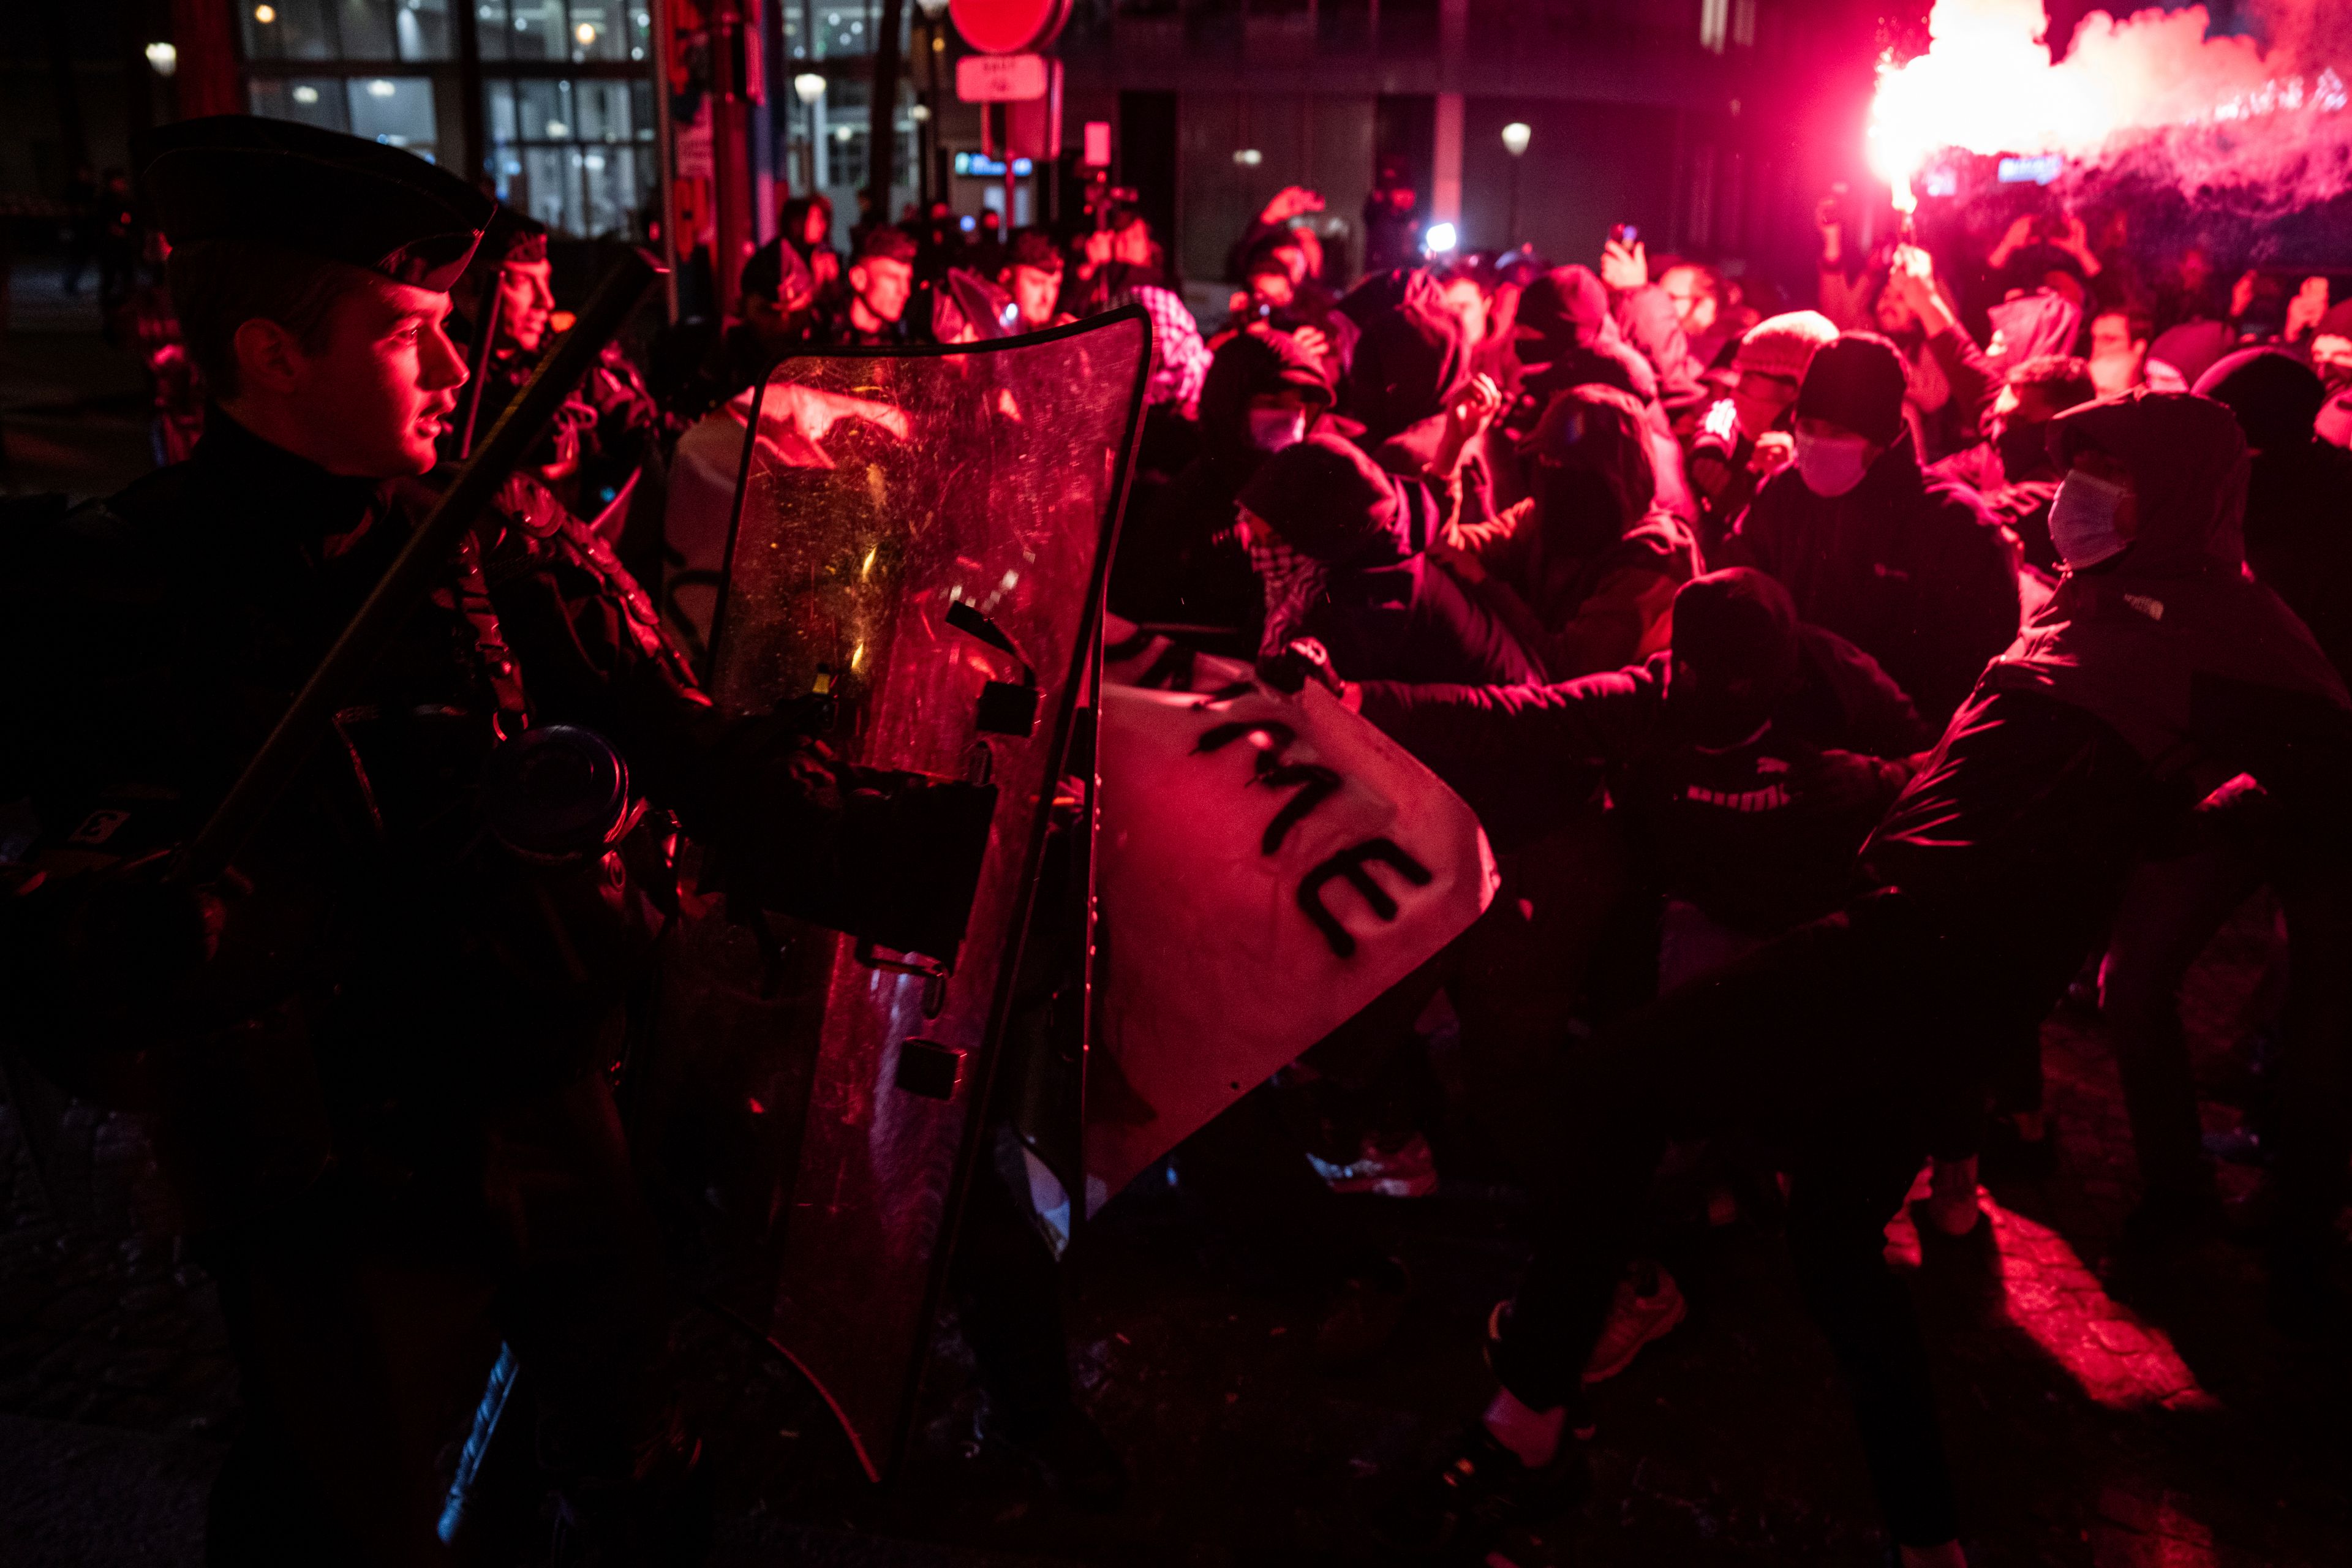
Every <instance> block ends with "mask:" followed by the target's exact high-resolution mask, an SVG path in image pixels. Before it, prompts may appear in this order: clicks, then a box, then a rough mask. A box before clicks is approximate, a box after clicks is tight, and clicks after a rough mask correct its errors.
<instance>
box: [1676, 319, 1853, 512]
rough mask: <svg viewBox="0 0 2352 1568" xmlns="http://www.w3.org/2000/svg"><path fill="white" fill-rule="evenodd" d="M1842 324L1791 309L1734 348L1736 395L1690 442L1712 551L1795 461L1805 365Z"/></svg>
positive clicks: (1709, 416)
mask: <svg viewBox="0 0 2352 1568" xmlns="http://www.w3.org/2000/svg"><path fill="white" fill-rule="evenodd" d="M1836 341H1837V328H1835V327H1834V326H1832V325H1831V324H1830V319H1829V318H1828V317H1827V316H1824V315H1822V313H1821V312H1820V311H1818V310H1790V311H1789V312H1787V313H1786V314H1784V315H1779V316H1772V317H1768V318H1767V319H1765V320H1764V321H1759V322H1757V323H1756V325H1755V326H1753V327H1751V328H1749V329H1748V332H1747V333H1746V335H1744V336H1743V337H1741V338H1740V340H1739V342H1738V346H1737V347H1735V348H1734V349H1733V350H1732V353H1731V372H1732V376H1733V380H1732V384H1731V395H1729V396H1728V397H1726V398H1723V399H1721V400H1720V401H1718V402H1717V404H1716V405H1715V406H1714V407H1712V408H1710V409H1708V410H1707V412H1706V417H1705V418H1703V419H1702V420H1701V421H1700V422H1699V429H1698V433H1697V435H1696V438H1695V439H1694V440H1693V441H1692V443H1691V449H1690V462H1689V468H1690V480H1691V489H1692V491H1693V493H1694V494H1695V495H1696V499H1697V500H1698V505H1699V515H1698V538H1699V544H1700V547H1701V548H1702V549H1703V550H1706V551H1712V550H1714V549H1715V548H1716V547H1717V545H1718V544H1720V543H1721V542H1722V540H1723V537H1724V535H1726V534H1727V533H1729V532H1730V531H1731V528H1732V525H1733V524H1734V523H1736V522H1738V521H1739V516H1740V514H1741V513H1742V512H1744V511H1746V510H1748V502H1749V501H1751V500H1755V499H1756V490H1757V487H1758V486H1759V485H1761V484H1762V483H1763V482H1764V481H1765V480H1766V479H1769V478H1770V477H1771V476H1772V475H1773V474H1775V473H1778V472H1779V471H1780V469H1782V468H1786V467H1788V466H1789V463H1790V458H1791V457H1792V456H1793V453H1794V447H1793V444H1792V442H1791V439H1790V435H1789V420H1790V412H1791V410H1793V409H1794V408H1795V407H1796V405H1797V389H1798V388H1799V387H1801V386H1802V385H1803V384H1804V381H1805V371H1806V369H1807V367H1809V366H1810V365H1811V363H1813V355H1814V354H1815V353H1819V352H1820V350H1821V348H1822V344H1824V343H1830V342H1836Z"/></svg>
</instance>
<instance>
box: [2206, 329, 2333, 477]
mask: <svg viewBox="0 0 2352 1568" xmlns="http://www.w3.org/2000/svg"><path fill="white" fill-rule="evenodd" d="M2197 395H2198V396H2200V397H2210V398H2212V399H2214V400H2215V401H2216V402H2220V403H2226V404H2228V405H2230V412H2231V413H2232V414H2234V415H2236V416H2238V426H2239V428H2241V429H2242V430H2243V431H2245V433H2246V445H2247V446H2249V447H2253V448H2254V449H2255V450H2256V451H2258V452H2274V451H2281V450H2284V449H2285V448H2288V447H2300V446H2303V445H2304V444H2305V443H2306V442H2308V441H2310V440H2311V439H2312V426H2313V425H2314V424H2315V422H2316V421H2317V420H2318V418H2319V405H2321V404H2323V403H2326V401H2327V387H2326V384H2324V383H2322V382H2321V381H2320V379H2319V373H2318V372H2317V371H2315V370H2313V369H2312V368H2311V367H2310V366H2309V365H2307V364H2305V363H2303V362H2302V361H2301V360H2299V359H2296V358H2295V357H2294V355H2293V354H2286V353H2280V352H2279V351H2278V350H2276V349H2241V350H2239V351H2238V352H2237V353H2233V354H2224V355H2222V356H2221V358H2220V359H2217V360H2215V361H2214V362H2213V363H2212V364H2211V365H2210V366H2209V367H2208V368H2207V369H2206V372H2205V374H2203V375H2200V376H2199V377H2198V378H2197Z"/></svg>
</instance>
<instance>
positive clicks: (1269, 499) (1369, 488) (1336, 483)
mask: <svg viewBox="0 0 2352 1568" xmlns="http://www.w3.org/2000/svg"><path fill="white" fill-rule="evenodd" d="M1235 499H1236V500H1239V501H1240V502H1241V504H1242V505H1243V506H1244V508H1246V509H1247V510H1250V511H1251V512H1254V513H1255V514H1256V515H1257V516H1258V517H1260V518H1262V519H1264V520H1265V523H1266V525H1267V526H1268V527H1270V528H1272V529H1273V530H1274V531H1276V533H1278V534H1280V535H1282V538H1283V542H1285V543H1286V544H1288V545H1289V546H1290V547H1291V548H1292V549H1294V550H1297V552H1299V553H1301V554H1303V555H1308V556H1312V557H1313V558H1314V559H1316V560H1318V561H1328V562H1339V561H1345V560H1346V559H1348V558H1349V556H1351V555H1354V554H1356V553H1357V552H1359V551H1360V550H1361V549H1362V548H1363V547H1364V546H1365V545H1366V544H1368V543H1370V542H1371V541H1373V540H1375V539H1378V538H1380V537H1381V536H1382V535H1384V534H1389V533H1392V532H1393V531H1395V528H1396V522H1397V509H1398V500H1397V481H1396V479H1394V478H1393V477H1392V476H1391V475H1390V474H1389V473H1388V472H1387V471H1386V470H1385V469H1383V468H1381V467H1380V465H1378V464H1377V463H1374V462H1373V461H1372V460H1371V458H1368V457H1366V456H1365V455H1364V454H1363V452H1362V451H1361V450H1360V448H1359V447H1357V446H1356V445H1355V444H1354V443H1353V442H1351V441H1348V440H1344V439H1342V438H1341V437H1338V436H1333V435H1330V434H1328V433H1327V432H1325V431H1321V430H1318V431H1316V432H1315V433H1314V434H1312V435H1310V436H1308V437H1307V438H1306V439H1305V440H1303V441H1299V442H1297V443H1295V444H1293V445H1291V446H1288V447H1284V448H1283V449H1282V450H1281V451H1279V452H1276V453H1275V454H1274V455H1273V456H1272V457H1270V458H1266V460H1265V462H1263V463H1261V464H1259V465H1258V469H1257V472H1255V474H1252V475H1251V476H1250V478H1249V482H1248V483H1246V484H1244V485H1243V486H1242V489H1241V494H1240V495H1239V496H1238V497H1236V498H1235Z"/></svg>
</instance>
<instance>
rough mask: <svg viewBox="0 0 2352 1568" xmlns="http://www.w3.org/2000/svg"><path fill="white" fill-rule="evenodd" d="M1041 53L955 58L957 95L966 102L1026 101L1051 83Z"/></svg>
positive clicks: (1037, 94)
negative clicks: (956, 59)
mask: <svg viewBox="0 0 2352 1568" xmlns="http://www.w3.org/2000/svg"><path fill="white" fill-rule="evenodd" d="M1050 74H1051V73H1050V72H1048V71H1047V69H1046V68H1045V56H1043V55H966V56H964V57H963V58H961V59H960V60H958V61H956V97H957V98H958V99H959V100H961V101H963V102H965V103H1026V102H1027V101H1029V100H1031V99H1037V98H1043V97H1045V92H1046V89H1047V87H1048V86H1049V85H1050V83H1049V80H1048V79H1049V77H1050Z"/></svg>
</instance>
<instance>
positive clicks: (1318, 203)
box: [1257, 185, 1323, 224]
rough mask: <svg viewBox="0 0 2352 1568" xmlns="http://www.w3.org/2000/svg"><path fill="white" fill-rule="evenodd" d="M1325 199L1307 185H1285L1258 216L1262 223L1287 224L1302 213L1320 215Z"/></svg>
mask: <svg viewBox="0 0 2352 1568" xmlns="http://www.w3.org/2000/svg"><path fill="white" fill-rule="evenodd" d="M1322 210H1323V198H1322V196H1320V195H1318V194H1317V193H1316V192H1314V191H1310V190H1308V189H1307V187H1306V186H1305V185H1285V186H1283V187H1282V189H1280V190H1279V191H1276V193H1275V194H1274V199H1273V200H1272V201H1270V202H1268V203H1266V204H1265V208H1264V209H1263V210H1261V211H1260V212H1259V213H1258V215H1257V221H1258V222H1260V223H1267V224H1273V223H1285V222H1287V221H1288V220H1290V219H1292V218H1295V217H1297V216H1298V215H1299V214H1301V213H1319V212H1321V211H1322Z"/></svg>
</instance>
